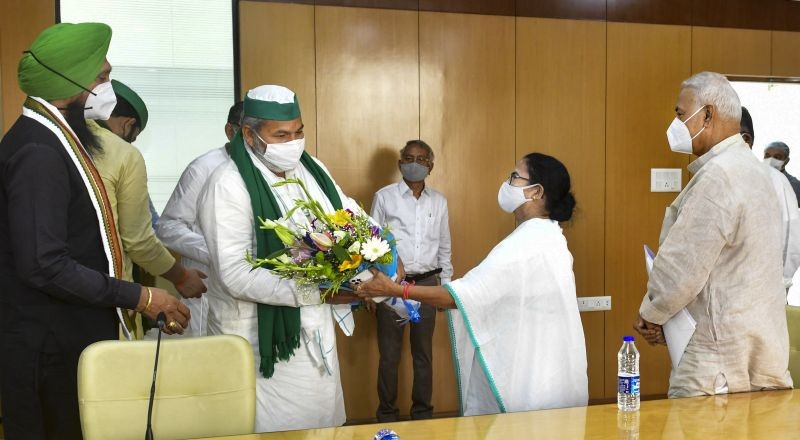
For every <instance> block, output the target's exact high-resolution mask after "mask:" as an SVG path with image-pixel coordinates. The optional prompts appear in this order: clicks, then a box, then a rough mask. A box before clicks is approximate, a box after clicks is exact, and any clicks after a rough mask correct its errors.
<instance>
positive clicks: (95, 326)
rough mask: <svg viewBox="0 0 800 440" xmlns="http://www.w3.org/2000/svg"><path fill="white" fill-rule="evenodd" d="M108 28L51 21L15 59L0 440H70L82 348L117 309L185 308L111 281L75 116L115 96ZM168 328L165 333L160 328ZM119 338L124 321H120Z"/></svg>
mask: <svg viewBox="0 0 800 440" xmlns="http://www.w3.org/2000/svg"><path fill="white" fill-rule="evenodd" d="M110 41H111V28H110V27H108V26H107V25H105V24H102V23H81V24H71V23H60V24H57V25H54V26H51V27H49V28H47V29H45V30H44V31H43V32H42V33H41V34H40V35H39V36H38V37H37V38H36V40H35V41H34V42H33V44H32V45H31V47H30V50H28V51H26V52H25V54H24V55H23V57H22V59H21V60H20V63H19V68H18V80H19V86H20V88H21V89H22V91H23V92H25V93H26V94H27V95H28V97H27V99H26V100H25V103H24V105H23V108H22V115H21V116H20V117H19V119H17V121H16V122H15V123H14V125H13V126H12V127H11V129H10V130H9V131H8V133H6V135H5V137H3V140H2V141H0V286H2V288H0V394H2V396H3V399H2V405H3V409H2V410H3V429H4V431H5V436H6V438H7V439H45V438H48V439H49V438H58V439H80V438H81V426H80V417H79V414H78V396H77V367H78V357H79V356H80V353H81V351H82V350H83V349H84V348H86V346H88V345H89V344H91V343H93V342H96V341H100V340H104V339H118V337H119V336H118V334H119V333H118V332H119V322H118V320H119V321H123V322H124V323H125V324H129V320H130V315H129V314H128V311H127V310H124V309H128V310H137V311H140V312H142V313H144V314H145V315H146V316H148V317H149V318H151V319H155V318H156V316H157V315H158V314H159V313H160V312H164V313H165V314H166V317H167V320H168V322H169V323H171V324H172V325H170V326H169V328H168V329H167V330H166V331H167V332H169V333H172V332H174V331H177V332H180V328H181V327H185V326H187V325H188V320H189V311H188V309H186V307H185V306H183V304H181V303H180V302H179V301H178V300H177V299H175V298H173V297H172V296H171V295H169V294H168V293H167V292H166V291H164V290H161V289H156V288H149V287H144V286H141V285H139V284H135V283H131V282H127V281H122V280H121V278H122V276H123V271H122V255H121V246H120V240H119V237H118V235H117V232H116V224H115V222H114V217H113V215H112V211H111V205H110V203H109V201H108V197H107V195H106V192H105V188H104V186H103V182H102V180H101V178H100V174H99V173H98V171H97V169H96V168H95V166H94V162H93V158H94V157H95V156H96V155H97V154H98V153H100V152H101V151H102V147H101V145H100V143H99V142H98V141H97V139H96V138H95V137H94V136H93V135H92V133H91V132H90V131H89V130H88V129H87V127H86V122H85V120H84V118H86V119H99V120H103V119H108V117H109V115H110V114H111V111H112V110H113V109H114V106H115V104H116V99H115V96H114V92H113V90H112V88H111V83H110V82H109V75H110V72H111V66H110V65H109V63H108V61H107V60H106V53H107V52H108V46H109V43H110ZM170 329H172V330H170ZM123 331H124V332H125V333H126V335H129V334H130V328H129V327H128V325H123Z"/></svg>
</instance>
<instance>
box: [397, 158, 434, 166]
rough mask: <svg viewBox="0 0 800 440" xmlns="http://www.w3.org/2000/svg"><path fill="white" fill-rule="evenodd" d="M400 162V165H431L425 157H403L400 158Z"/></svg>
mask: <svg viewBox="0 0 800 440" xmlns="http://www.w3.org/2000/svg"><path fill="white" fill-rule="evenodd" d="M400 162H402V163H411V162H416V163H418V164H420V165H429V164H430V163H431V160H430V159H429V158H428V157H426V156H403V157H401V158H400Z"/></svg>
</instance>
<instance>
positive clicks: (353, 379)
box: [316, 6, 455, 420]
mask: <svg viewBox="0 0 800 440" xmlns="http://www.w3.org/2000/svg"><path fill="white" fill-rule="evenodd" d="M417 18H418V17H417V13H416V12H411V11H393V10H381V9H359V8H338V7H323V6H317V7H316V47H317V57H316V72H317V82H316V90H317V115H318V116H317V117H318V133H319V136H318V140H319V144H318V157H319V158H320V159H321V160H322V161H323V162H324V163H325V164H326V166H327V167H328V169H329V170H330V171H331V173H332V174H333V176H334V177H335V178H336V180H337V182H338V183H339V185H341V186H342V189H343V190H344V191H345V193H347V194H348V195H350V196H351V197H354V198H355V199H356V200H359V201H361V202H363V203H364V205H365V206H366V207H367V208H369V206H370V205H371V202H372V197H373V195H374V194H375V191H377V190H378V189H380V188H381V187H383V186H385V185H387V184H389V183H392V182H395V181H397V180H398V179H399V178H400V174H399V171H397V159H398V158H399V149H400V148H401V147H402V146H403V145H405V141H407V140H409V139H416V138H418V137H419V63H418V61H419V54H418V37H417V24H418V20H417ZM356 328H357V330H356V332H355V334H354V335H353V337H351V338H347V337H344V336H342V335H341V334H340V337H339V356H340V362H341V374H342V385H343V387H344V389H345V390H346V392H345V406H346V409H347V417H348V419H351V420H352V419H371V418H372V417H374V415H375V410H376V408H377V407H378V396H377V371H378V358H379V356H378V345H377V338H376V326H375V319H374V317H373V316H372V315H370V314H368V313H366V312H364V313H358V314H357V315H356ZM436 330H437V331H436V334H437V339H436V340H437V344H436V345H435V348H434V364H435V367H436V368H438V370H437V373H438V374H437V376H436V377H437V379H438V378H439V377H443V376H448V374H447V372H449V371H451V370H452V361H451V360H450V350H449V348H450V344H449V342H448V341H447V340H446V336H447V327H446V325H444V323H443V322H441V323H440V325H439V326H438V328H437V329H436ZM403 355H404V356H403V357H404V359H403V360H404V362H403V364H402V366H401V371H400V377H401V379H400V383H399V387H398V389H399V392H400V399H399V401H398V406H399V407H400V409H401V414H408V411H409V408H410V407H411V403H410V395H411V393H410V390H411V371H412V369H411V363H410V358H411V356H410V351H409V349H408V348H407V347H406V349H405V350H404V352H403ZM444 383H449V382H448V381H444ZM454 389H455V387H454V386H453V387H451V388H449V389H447V392H444V393H442V392H440V393H438V394H437V395H436V396H435V400H434V406H436V407H437V408H436V409H437V411H439V410H441V409H442V408H447V409H449V410H453V409H455V408H454V406H453V398H454ZM442 394H444V395H445V397H446V399H445V400H444V401H442V400H441V396H442Z"/></svg>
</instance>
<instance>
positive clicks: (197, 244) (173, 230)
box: [156, 164, 211, 266]
mask: <svg viewBox="0 0 800 440" xmlns="http://www.w3.org/2000/svg"><path fill="white" fill-rule="evenodd" d="M207 177H208V176H206V175H203V173H200V172H199V171H198V170H197V169H196V168H195V167H194V166H193V164H190V165H189V167H188V168H186V170H185V171H184V172H183V174H182V175H181V178H180V180H179V181H178V185H177V186H176V187H175V191H173V192H172V196H171V197H170V198H169V201H168V202H167V206H166V207H165V208H164V213H163V214H161V217H160V218H159V219H158V223H157V224H156V234H157V235H158V238H159V239H160V240H161V242H162V243H164V245H165V246H166V247H168V248H169V249H172V250H173V251H175V252H178V253H179V254H181V255H183V256H185V257H188V258H191V259H192V260H195V261H198V262H200V263H203V264H205V265H206V266H208V265H209V264H210V262H211V261H210V258H209V255H208V246H206V240H205V238H203V236H202V235H201V234H198V233H197V232H194V231H193V230H192V228H191V227H192V225H193V224H194V223H195V221H196V220H197V201H198V198H199V196H200V191H201V190H202V189H203V185H204V184H205V180H206V178H207Z"/></svg>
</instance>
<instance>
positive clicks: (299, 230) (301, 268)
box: [246, 179, 397, 301]
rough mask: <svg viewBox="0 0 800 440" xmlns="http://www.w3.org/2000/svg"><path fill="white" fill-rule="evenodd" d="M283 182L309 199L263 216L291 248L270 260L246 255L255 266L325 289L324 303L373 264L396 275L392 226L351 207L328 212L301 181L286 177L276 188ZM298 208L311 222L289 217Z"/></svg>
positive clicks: (364, 275)
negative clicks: (269, 217)
mask: <svg viewBox="0 0 800 440" xmlns="http://www.w3.org/2000/svg"><path fill="white" fill-rule="evenodd" d="M283 185H299V186H300V188H302V190H303V193H305V195H306V199H307V200H295V206H294V207H293V208H292V209H291V210H289V211H288V212H287V213H286V214H285V215H284V217H282V218H280V219H278V220H265V219H262V218H259V221H260V222H261V226H260V227H261V229H267V230H274V231H275V233H276V234H277V235H278V238H279V239H280V240H281V242H282V243H283V244H284V245H285V246H286V247H285V248H283V249H281V250H279V251H276V252H274V253H272V254H270V255H267V256H266V258H253V257H252V256H251V255H250V254H249V253H248V255H247V256H246V259H247V262H248V263H250V264H251V265H252V266H253V268H257V267H267V268H268V269H270V270H272V271H273V272H275V273H277V274H278V275H280V276H281V277H283V278H290V279H294V280H295V281H296V282H298V283H300V284H305V285H318V286H320V287H322V288H325V292H324V293H323V294H322V300H323V301H324V300H325V299H326V298H327V297H328V296H329V295H334V294H336V293H337V292H338V291H339V290H340V289H342V288H348V283H349V282H350V280H352V279H353V278H355V277H356V276H358V278H363V279H364V280H366V279H368V278H369V277H371V275H372V274H371V273H370V272H369V270H368V269H369V268H370V267H377V268H378V269H380V270H381V271H382V272H384V273H387V274H388V275H390V276H392V275H394V272H395V271H396V267H397V256H396V255H397V251H396V246H395V242H394V237H393V236H392V234H391V233H390V232H389V231H388V229H385V228H380V227H378V226H375V225H373V224H372V221H371V220H370V218H369V217H368V216H367V215H366V214H364V213H355V212H353V211H351V210H349V209H340V210H337V211H335V212H332V213H326V212H325V211H324V210H323V208H322V205H321V204H320V203H319V202H318V201H316V200H314V199H313V198H312V197H311V195H310V194H309V193H308V190H307V189H306V186H305V184H303V182H302V181H301V180H299V179H286V180H284V181H281V182H278V183H276V184H274V185H273V186H274V187H279V186H283ZM297 210H301V211H302V212H303V213H304V214H305V216H306V218H307V219H308V224H307V225H306V226H295V225H292V224H291V223H290V222H289V221H288V219H290V218H291V217H292V215H294V213H295V212H296V211H297Z"/></svg>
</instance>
